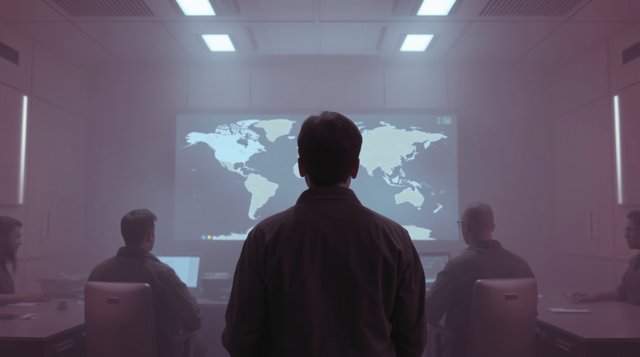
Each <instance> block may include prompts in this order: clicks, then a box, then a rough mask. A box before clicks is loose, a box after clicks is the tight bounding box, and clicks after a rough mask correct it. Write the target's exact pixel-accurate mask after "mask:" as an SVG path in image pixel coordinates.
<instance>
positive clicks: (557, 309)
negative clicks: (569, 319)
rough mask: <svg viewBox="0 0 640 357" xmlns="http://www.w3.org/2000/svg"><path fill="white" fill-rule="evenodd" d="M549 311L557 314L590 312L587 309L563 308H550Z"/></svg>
mask: <svg viewBox="0 0 640 357" xmlns="http://www.w3.org/2000/svg"><path fill="white" fill-rule="evenodd" d="M549 311H551V312H558V313H584V312H591V310H589V309H567V308H564V307H550V308H549Z"/></svg>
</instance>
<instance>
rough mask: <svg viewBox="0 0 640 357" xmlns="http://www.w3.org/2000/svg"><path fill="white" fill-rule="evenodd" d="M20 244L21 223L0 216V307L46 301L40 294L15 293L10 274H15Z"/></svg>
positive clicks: (43, 295) (11, 218)
mask: <svg viewBox="0 0 640 357" xmlns="http://www.w3.org/2000/svg"><path fill="white" fill-rule="evenodd" d="M21 244H22V222H20V221H19V220H17V219H15V218H13V217H7V216H0V305H6V304H13V303H16V302H36V301H43V300H46V296H45V294H44V293H42V292H24V293H16V291H15V285H14V282H13V276H12V274H14V273H15V272H16V267H17V254H18V248H19V247H20V245H21ZM9 264H11V271H10V270H9V268H8V265H9Z"/></svg>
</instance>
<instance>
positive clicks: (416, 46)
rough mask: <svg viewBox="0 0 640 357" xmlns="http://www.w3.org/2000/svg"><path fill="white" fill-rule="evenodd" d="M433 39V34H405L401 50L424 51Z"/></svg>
mask: <svg viewBox="0 0 640 357" xmlns="http://www.w3.org/2000/svg"><path fill="white" fill-rule="evenodd" d="M432 39H433V35H431V34H428V35H427V34H410V35H407V36H405V38H404V42H402V46H401V47H400V52H424V51H426V50H427V47H429V43H431V40H432Z"/></svg>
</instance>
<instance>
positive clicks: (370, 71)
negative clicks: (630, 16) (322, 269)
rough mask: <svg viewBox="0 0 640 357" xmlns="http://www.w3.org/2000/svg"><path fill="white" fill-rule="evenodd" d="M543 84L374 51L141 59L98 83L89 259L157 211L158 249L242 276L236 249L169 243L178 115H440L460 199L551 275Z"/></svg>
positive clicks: (521, 75) (549, 162)
mask: <svg viewBox="0 0 640 357" xmlns="http://www.w3.org/2000/svg"><path fill="white" fill-rule="evenodd" d="M540 78H542V76H540V75H539V74H538V73H529V72H526V71H520V72H519V71H515V70H512V69H509V68H496V67H492V66H490V65H483V64H478V63H456V64H448V63H441V62H425V60H424V59H423V58H419V57H417V58H414V59H405V60H391V59H381V58H377V57H365V56H362V57H357V56H351V57H344V56H343V57H338V56H324V57H306V56H291V57H263V58H258V59H256V60H246V59H239V60H237V61H236V60H228V59H225V60H223V59H213V60H211V61H206V62H200V61H195V62H187V63H184V62H173V63H133V64H129V65H121V66H119V67H118V68H113V69H111V70H108V71H104V72H103V73H102V74H101V75H100V76H99V77H98V78H96V80H94V81H92V83H93V86H92V89H91V93H92V98H91V100H90V102H91V107H92V108H93V112H92V115H91V118H90V128H89V137H88V142H89V151H88V157H89V164H88V165H89V166H88V172H89V181H88V185H89V186H88V187H89V189H88V192H89V195H88V197H89V199H88V215H89V226H90V227H91V229H90V231H91V233H92V234H91V237H90V239H91V240H92V244H91V246H92V247H95V255H93V256H92V257H91V259H92V260H93V262H92V264H94V263H95V260H97V259H103V258H106V257H108V256H110V255H112V254H113V253H114V251H115V249H117V247H118V246H120V245H121V238H120V234H119V231H118V224H119V219H120V217H121V216H122V214H123V213H125V212H126V211H128V210H130V209H133V208H138V207H148V208H150V209H151V210H152V211H154V212H156V213H157V214H158V217H159V221H158V225H157V229H156V231H157V232H156V235H157V241H158V243H157V244H158V246H157V250H158V251H162V250H165V251H166V250H172V251H174V252H180V251H189V250H195V249H197V250H198V251H199V252H204V253H205V255H206V257H205V258H206V259H207V261H208V264H209V268H210V269H214V270H223V271H232V270H233V269H234V267H235V261H236V259H237V255H238V253H239V249H240V246H241V243H239V242H214V243H212V242H194V243H193V244H187V243H180V244H172V243H171V240H172V237H171V236H172V234H173V221H172V216H173V184H174V171H173V170H174V169H173V160H174V141H175V137H174V130H175V117H176V113H180V112H185V111H204V112H211V113H215V112H220V111H223V112H225V111H226V112H229V111H235V112H243V111H244V112H246V111H252V112H260V111H281V110H285V111H286V110H303V111H305V112H309V113H311V112H315V111H319V110H323V109H331V110H337V111H344V112H358V111H364V112H371V111H374V112H383V113H393V112H398V111H402V112H412V113H415V112H421V111H434V110H435V111H439V110H443V111H446V112H449V111H453V112H455V113H457V114H458V115H459V118H460V125H459V142H460V148H459V157H460V169H459V173H460V202H461V203H462V204H466V203H468V202H470V201H475V200H483V201H487V202H489V203H490V204H492V205H493V206H494V208H495V210H496V217H497V220H498V230H497V232H496V237H497V238H498V239H500V240H502V241H503V242H504V243H505V245H506V246H507V247H510V248H513V249H514V250H515V251H517V252H519V253H521V254H522V255H524V256H525V257H527V258H528V259H530V260H531V261H532V264H533V265H534V269H535V270H536V271H539V272H540V275H544V271H545V270H544V269H545V267H548V266H549V264H548V263H549V262H548V261H547V259H548V257H549V255H548V254H546V250H545V248H546V247H548V244H551V242H552V234H553V218H554V217H553V207H552V204H553V202H552V200H553V196H552V188H553V157H552V135H551V133H552V126H551V123H552V122H551V121H550V120H549V115H548V114H547V113H546V111H547V110H546V108H548V106H549V105H548V101H547V100H546V96H545V91H544V89H545V88H544V82H543V81H542V80H541V79H540ZM212 184H214V183H212ZM212 215H213V213H212ZM203 243H204V244H206V245H205V246H204V247H203V246H201V244H203ZM461 246H462V244H460V243H458V244H457V245H456V246H455V247H453V248H455V249H456V250H457V249H459V248H460V247H461ZM419 248H420V249H423V248H426V249H443V246H442V245H440V246H439V245H438V244H437V243H436V244H433V245H429V246H427V247H424V246H422V244H420V245H419ZM445 248H446V249H452V247H451V246H447V247H445ZM87 264H88V265H89V263H87Z"/></svg>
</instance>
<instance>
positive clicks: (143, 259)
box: [89, 209, 200, 356]
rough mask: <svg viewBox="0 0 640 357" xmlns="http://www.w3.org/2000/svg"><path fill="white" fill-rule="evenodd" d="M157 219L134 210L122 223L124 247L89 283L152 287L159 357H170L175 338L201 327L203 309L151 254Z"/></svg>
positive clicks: (169, 270) (98, 267)
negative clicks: (132, 283) (145, 285)
mask: <svg viewBox="0 0 640 357" xmlns="http://www.w3.org/2000/svg"><path fill="white" fill-rule="evenodd" d="M155 221H156V216H155V215H154V214H153V213H152V212H151V211H149V210H147V209H138V210H133V211H131V212H129V213H127V214H126V215H124V217H122V221H121V223H120V230H121V232H122V237H123V238H124V243H125V246H124V247H122V248H120V249H119V250H118V253H117V254H116V256H115V257H113V258H110V259H107V260H105V261H104V262H102V263H100V264H99V265H98V266H96V267H95V268H94V269H93V271H92V272H91V275H90V276H89V280H90V281H106V282H140V283H147V284H149V286H151V294H152V296H153V304H154V318H155V324H156V329H157V338H156V339H157V343H158V356H171V353H172V351H173V345H172V338H173V337H175V336H177V335H179V334H181V333H183V332H186V331H194V330H198V329H199V328H200V309H199V308H198V305H197V303H196V300H195V299H194V298H193V296H191V294H190V293H189V290H188V289H187V286H186V285H185V284H184V283H183V282H182V281H180V278H178V276H177V275H176V273H175V272H174V271H173V269H171V268H170V267H169V266H168V265H166V264H164V263H162V262H160V261H159V260H158V258H156V257H155V256H154V255H153V254H151V253H150V251H151V249H152V248H153V243H154V241H155Z"/></svg>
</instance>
